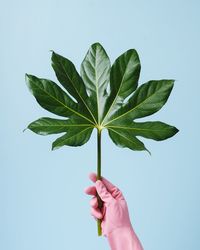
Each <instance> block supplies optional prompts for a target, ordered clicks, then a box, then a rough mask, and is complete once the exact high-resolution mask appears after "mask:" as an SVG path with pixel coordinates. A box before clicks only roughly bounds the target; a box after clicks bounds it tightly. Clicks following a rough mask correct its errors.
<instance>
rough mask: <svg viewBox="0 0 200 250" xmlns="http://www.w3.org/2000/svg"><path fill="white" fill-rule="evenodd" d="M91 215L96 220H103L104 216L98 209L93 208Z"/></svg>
mask: <svg viewBox="0 0 200 250" xmlns="http://www.w3.org/2000/svg"><path fill="white" fill-rule="evenodd" d="M90 211H91V215H92V216H94V217H95V218H96V219H102V218H103V215H102V213H101V212H100V210H99V209H98V208H93V207H92V208H91V210H90Z"/></svg>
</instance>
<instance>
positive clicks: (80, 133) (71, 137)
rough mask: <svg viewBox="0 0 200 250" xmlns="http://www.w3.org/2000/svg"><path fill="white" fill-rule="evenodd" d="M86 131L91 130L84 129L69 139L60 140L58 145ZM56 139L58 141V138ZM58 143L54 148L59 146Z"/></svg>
mask: <svg viewBox="0 0 200 250" xmlns="http://www.w3.org/2000/svg"><path fill="white" fill-rule="evenodd" d="M87 129H91V128H86V129H84V130H82V131H80V132H79V133H77V134H75V135H72V136H71V137H68V138H66V139H64V140H62V141H61V142H60V143H63V141H66V140H70V139H71V138H73V137H75V136H77V135H80V134H82V133H83V132H85V131H86V130H87ZM58 139H59V138H58ZM60 143H58V144H57V145H56V146H58V145H60Z"/></svg>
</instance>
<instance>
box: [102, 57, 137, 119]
mask: <svg viewBox="0 0 200 250" xmlns="http://www.w3.org/2000/svg"><path fill="white" fill-rule="evenodd" d="M129 63H130V59H129V61H128V64H127V66H126V69H125V72H124V75H123V77H122V80H121V82H120V87H119V89H118V91H117V94H116V96H115V98H114V100H113V102H112V104H111V105H110V107H109V109H108V111H107V113H106V115H105V116H104V118H103V121H102V123H101V124H103V122H104V120H105V119H106V117H107V116H108V115H109V113H110V110H111V108H112V107H113V105H114V104H115V102H116V100H117V97H118V94H119V92H120V90H121V87H122V83H123V81H124V77H125V74H126V71H127V68H128V65H129ZM138 64H140V63H136V64H134V67H135V66H137V65H138ZM107 124H108V123H107Z"/></svg>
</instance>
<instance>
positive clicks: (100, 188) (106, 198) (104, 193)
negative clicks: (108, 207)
mask: <svg viewBox="0 0 200 250" xmlns="http://www.w3.org/2000/svg"><path fill="white" fill-rule="evenodd" d="M95 186H96V190H97V193H98V195H99V196H100V198H101V199H102V201H103V202H105V203H110V202H111V201H113V199H114V198H113V197H112V195H111V193H109V192H108V190H107V189H106V187H105V185H104V184H103V182H102V181H100V180H98V181H96V183H95Z"/></svg>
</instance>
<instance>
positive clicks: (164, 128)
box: [108, 122, 178, 141]
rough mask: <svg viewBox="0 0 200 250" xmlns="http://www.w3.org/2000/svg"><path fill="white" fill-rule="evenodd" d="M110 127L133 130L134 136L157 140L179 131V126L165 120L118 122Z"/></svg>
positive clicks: (109, 127)
mask: <svg viewBox="0 0 200 250" xmlns="http://www.w3.org/2000/svg"><path fill="white" fill-rule="evenodd" d="M108 129H120V130H121V131H122V130H125V131H131V134H132V135H134V136H142V137H145V138H148V139H153V140H156V141H162V140H165V139H168V138H170V137H172V136H174V135H175V134H176V133H177V132H178V129H177V128H175V127H173V126H171V125H168V124H166V123H163V122H140V123H136V122H131V123H129V124H126V123H122V124H120V123H118V124H115V125H114V126H112V125H111V126H109V125H108Z"/></svg>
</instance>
